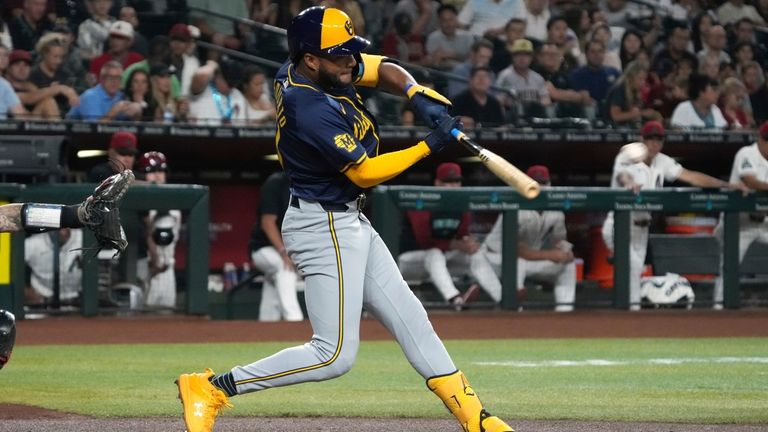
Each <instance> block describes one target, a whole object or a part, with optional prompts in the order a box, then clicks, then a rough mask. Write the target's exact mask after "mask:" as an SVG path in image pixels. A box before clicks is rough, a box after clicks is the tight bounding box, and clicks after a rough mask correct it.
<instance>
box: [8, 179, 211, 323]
mask: <svg viewBox="0 0 768 432" xmlns="http://www.w3.org/2000/svg"><path fill="white" fill-rule="evenodd" d="M95 186H96V185H95V184H82V183H80V184H54V185H39V186H25V185H19V184H0V198H2V199H3V200H4V201H6V202H44V203H53V204H74V203H79V202H81V201H82V200H83V199H84V198H85V197H87V196H88V195H90V194H91V193H92V192H93V189H94V187H95ZM174 209H176V210H181V211H182V212H184V213H185V214H186V216H187V233H188V238H187V242H188V249H189V250H188V253H187V259H186V279H187V296H186V305H185V312H186V313H188V314H206V313H208V250H209V240H208V221H209V195H208V187H206V186H199V185H133V186H131V188H130V189H129V190H128V192H127V193H126V195H125V197H124V198H123V200H122V202H121V205H120V211H121V214H122V215H123V219H124V220H131V218H125V215H128V214H130V213H131V212H134V213H135V212H139V211H146V210H174ZM126 229H129V227H128V226H126ZM0 236H10V242H8V241H7V240H6V241H0V245H8V244H10V253H8V252H7V251H3V250H0V258H3V259H5V260H7V261H6V262H5V263H0V270H1V271H0V308H5V309H9V310H11V311H12V312H14V313H15V314H17V316H18V317H20V318H23V317H24V285H25V264H24V238H25V234H24V233H13V234H7V233H6V234H0ZM95 243H96V239H95V238H94V237H93V234H92V233H91V232H90V231H88V230H84V237H83V245H84V246H85V247H88V246H92V245H94V244H95ZM94 252H95V251H89V250H85V251H84V253H83V287H82V293H81V298H82V302H81V312H82V314H83V315H85V316H94V315H96V314H97V313H98V308H99V305H98V301H99V293H98V280H97V277H98V269H97V264H98V259H97V258H96V256H95V253H94ZM125 254H126V259H125V260H122V261H123V262H124V263H125V264H124V265H126V266H128V268H127V269H125V274H126V275H133V277H135V275H136V261H137V255H138V248H137V245H136V243H135V242H129V244H128V249H127V250H126V251H125Z"/></svg>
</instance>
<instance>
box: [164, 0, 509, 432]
mask: <svg viewBox="0 0 768 432" xmlns="http://www.w3.org/2000/svg"><path fill="white" fill-rule="evenodd" d="M287 36H288V47H289V51H290V58H289V60H288V61H286V62H285V63H284V64H283V65H282V66H281V67H280V69H279V70H278V72H277V74H276V75H275V85H274V88H275V92H276V94H275V101H276V105H277V134H276V148H277V151H278V156H279V158H280V163H281V166H282V168H283V170H284V171H285V173H286V175H287V176H288V179H289V180H290V183H291V198H290V200H289V205H288V210H287V211H286V212H285V216H284V218H283V225H282V229H281V231H282V237H283V242H284V245H285V248H286V252H287V253H288V255H289V256H290V257H291V259H292V261H293V262H294V263H295V264H296V268H297V269H298V270H299V271H300V273H301V274H302V276H303V277H304V282H305V286H306V289H305V290H304V292H305V293H306V306H307V312H308V313H307V315H308V316H309V318H310V321H311V324H312V335H313V336H312V339H311V341H310V342H308V343H305V344H300V345H297V346H294V347H292V348H288V349H285V350H282V351H280V352H278V353H276V354H273V355H271V356H269V357H266V358H262V359H260V360H257V361H255V362H253V363H251V364H248V365H245V366H235V367H233V368H231V369H230V370H228V371H224V372H223V373H220V374H218V375H217V374H215V373H214V372H213V371H212V370H211V369H210V368H208V369H206V370H205V371H204V372H202V373H183V374H181V375H179V377H178V380H177V383H178V389H179V397H180V398H181V402H182V406H183V411H184V421H185V424H186V427H187V430H188V431H189V432H210V431H212V430H213V428H214V424H215V421H216V416H217V415H218V413H219V412H220V410H221V409H222V408H223V407H225V406H229V398H231V397H235V396H236V395H245V394H247V393H252V392H258V391H264V390H268V389H270V388H274V387H282V386H289V385H295V384H300V383H304V382H312V381H324V380H330V379H333V378H337V377H339V376H341V375H343V374H345V373H346V372H348V371H349V370H350V369H351V368H352V366H353V364H354V362H355V358H356V357H357V352H358V348H359V346H360V338H359V330H360V316H361V315H360V313H361V311H362V310H363V307H365V309H366V310H368V311H370V312H371V314H372V315H373V316H375V317H376V318H377V319H378V320H379V322H381V324H382V325H384V326H385V327H386V328H387V329H388V330H389V332H390V333H391V334H392V335H393V336H394V337H395V339H396V340H397V342H398V343H399V345H400V347H401V348H402V351H403V353H404V355H405V357H406V358H407V359H408V361H409V362H410V364H411V365H412V366H413V367H414V369H415V370H416V371H417V372H418V374H419V375H420V376H421V377H422V378H424V379H425V380H426V384H427V388H429V390H431V391H432V392H433V393H434V394H435V396H437V397H438V398H439V400H440V401H442V403H443V404H444V405H445V406H446V407H448V409H449V411H450V412H451V414H452V415H453V416H454V417H455V418H456V419H457V420H458V422H459V423H460V425H461V427H462V428H463V429H464V430H465V431H473V432H475V431H481V430H483V431H486V432H511V431H512V428H511V427H510V426H509V425H507V424H506V423H505V422H504V421H503V420H501V419H500V418H499V417H498V416H494V415H492V414H490V413H489V412H488V411H487V410H486V409H485V407H484V406H483V403H482V402H481V400H480V397H479V396H478V392H477V390H478V388H477V387H470V383H469V379H468V378H467V377H466V375H464V373H463V372H461V371H460V370H459V369H458V368H457V366H456V365H455V364H454V362H453V360H452V359H451V357H450V355H449V354H448V352H447V350H446V349H445V346H444V345H443V343H442V341H441V340H440V338H439V337H438V336H437V334H436V333H435V331H434V329H433V327H432V324H431V323H430V322H429V317H428V316H427V312H426V311H425V310H424V306H423V305H422V304H421V302H420V301H419V300H418V298H416V296H415V295H413V292H412V291H411V290H410V288H409V287H408V284H407V283H406V282H405V280H404V279H403V277H402V275H401V274H400V271H399V270H398V267H397V263H396V262H395V259H394V257H393V256H392V253H391V252H390V251H389V249H388V248H387V246H386V244H384V241H383V240H382V239H381V236H380V235H379V234H378V233H377V232H376V230H375V229H374V228H373V227H372V225H371V223H370V221H369V220H368V219H367V218H366V217H365V215H364V214H363V213H362V209H363V208H364V206H365V196H366V195H365V192H366V191H367V190H368V189H370V188H372V187H374V186H376V185H379V184H381V183H384V182H385V181H388V180H390V179H392V178H394V177H395V176H397V175H399V174H400V173H402V172H403V171H405V170H406V169H408V168H409V167H410V166H412V165H413V164H415V163H416V162H418V161H420V160H422V159H424V158H425V157H427V156H428V155H430V154H432V153H436V152H437V151H439V150H441V149H442V148H444V147H445V146H447V145H449V144H453V145H456V139H455V138H454V135H453V134H455V133H457V132H459V131H461V129H462V125H461V122H460V121H459V119H458V117H451V116H450V115H449V114H448V106H449V105H450V102H449V101H448V100H447V99H446V98H445V97H444V96H442V95H440V94H439V93H437V92H436V91H434V90H432V89H430V88H427V87H424V86H422V85H420V84H418V83H417V82H416V80H415V79H414V78H413V76H411V75H410V74H409V73H408V72H407V71H406V70H405V69H403V68H402V67H400V66H399V65H397V64H395V63H393V62H391V61H388V59H386V58H384V57H382V56H376V55H372V54H366V53H364V52H363V51H364V50H366V49H367V48H368V47H369V46H370V41H368V40H366V39H364V38H362V37H360V36H358V35H357V34H356V33H355V26H354V25H353V23H352V19H351V18H350V17H349V15H347V14H346V13H345V12H344V11H342V10H341V9H336V8H331V7H324V6H314V7H310V8H307V9H304V10H303V11H302V12H300V13H299V14H298V15H296V16H295V17H294V18H293V20H292V21H291V24H290V25H289V26H288V30H287ZM203 67H205V66H203ZM211 72H212V71H209V74H211V75H212V73H211ZM205 84H206V83H205V82H203V85H205ZM360 87H377V88H380V89H382V90H387V91H389V92H393V93H395V94H404V95H405V96H407V97H408V98H409V99H410V101H411V104H412V105H413V106H414V108H415V110H416V112H417V113H418V114H419V115H420V116H421V117H422V118H423V120H424V121H425V123H426V124H427V126H428V127H430V128H432V131H431V132H429V133H428V134H427V135H426V137H425V138H424V139H423V140H422V141H419V142H417V143H415V144H414V145H412V146H409V147H406V148H404V149H402V150H398V151H392V152H386V151H385V150H384V147H383V146H380V144H381V142H380V129H379V126H378V124H377V122H376V119H375V118H374V117H373V115H371V113H370V112H369V111H368V110H367V109H366V108H365V106H364V105H363V100H362V98H361V97H360V94H359V93H358V91H359V90H358V89H359V88H360ZM192 93H193V94H194V93H195V89H194V82H193V91H192ZM451 171H454V172H455V170H454V169H451ZM455 174H459V173H458V172H455ZM416 192H417V193H418V191H416ZM454 221H455V220H454ZM435 228H438V229H439V228H440V227H435ZM445 228H451V229H452V228H454V227H449V226H446V227H445ZM459 241H461V239H459ZM463 243H464V247H465V248H468V247H472V242H471V240H469V239H467V240H465V241H463ZM476 246H477V245H476V243H475V247H476ZM470 388H472V391H469V389H470ZM238 397H239V396H238Z"/></svg>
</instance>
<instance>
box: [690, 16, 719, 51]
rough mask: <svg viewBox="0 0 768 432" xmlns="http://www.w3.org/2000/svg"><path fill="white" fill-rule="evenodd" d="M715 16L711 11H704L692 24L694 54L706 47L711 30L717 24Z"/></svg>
mask: <svg viewBox="0 0 768 432" xmlns="http://www.w3.org/2000/svg"><path fill="white" fill-rule="evenodd" d="M716 23H717V22H716V21H715V18H714V16H713V15H712V13H711V12H710V11H704V12H701V13H700V14H698V15H696V16H695V17H694V18H693V23H692V24H691V42H692V43H693V52H695V53H698V52H699V51H701V50H702V49H704V47H705V46H706V41H707V35H708V34H709V30H710V29H711V28H712V27H713V26H714V25H715V24H716Z"/></svg>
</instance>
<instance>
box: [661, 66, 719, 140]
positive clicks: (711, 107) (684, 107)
mask: <svg viewBox="0 0 768 432" xmlns="http://www.w3.org/2000/svg"><path fill="white" fill-rule="evenodd" d="M689 95H690V100H687V101H684V102H680V103H679V104H678V105H677V107H676V108H675V110H674V111H673V112H672V119H671V120H670V124H671V125H672V127H675V128H684V129H685V128H707V129H713V128H715V129H724V128H726V127H727V126H728V122H727V121H726V120H725V117H723V113H722V112H721V111H720V108H718V107H717V99H718V97H719V96H720V90H719V87H718V83H717V81H715V80H714V79H712V78H709V77H707V76H703V75H691V78H690V86H689Z"/></svg>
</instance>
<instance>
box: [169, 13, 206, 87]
mask: <svg viewBox="0 0 768 432" xmlns="http://www.w3.org/2000/svg"><path fill="white" fill-rule="evenodd" d="M168 37H170V38H171V42H170V50H171V52H170V57H171V63H170V64H171V65H173V76H174V80H176V81H179V82H180V83H181V94H182V95H188V94H189V85H190V84H191V83H192V77H193V76H194V75H195V72H196V71H197V69H198V68H200V60H198V58H197V53H196V52H195V51H196V50H195V47H196V44H195V38H194V37H192V30H191V28H190V26H188V25H186V24H184V23H176V24H174V25H173V27H171V30H170V31H169V32H168Z"/></svg>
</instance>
